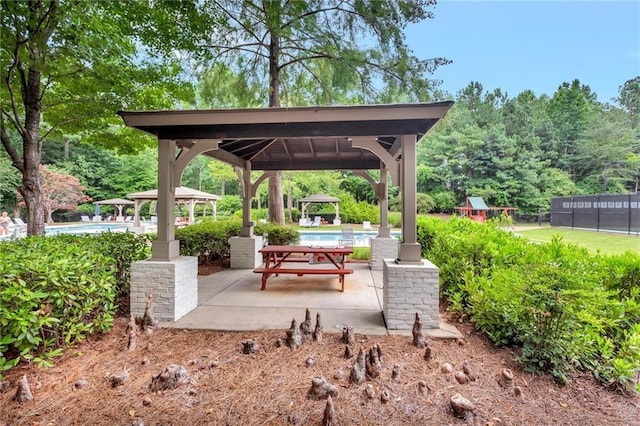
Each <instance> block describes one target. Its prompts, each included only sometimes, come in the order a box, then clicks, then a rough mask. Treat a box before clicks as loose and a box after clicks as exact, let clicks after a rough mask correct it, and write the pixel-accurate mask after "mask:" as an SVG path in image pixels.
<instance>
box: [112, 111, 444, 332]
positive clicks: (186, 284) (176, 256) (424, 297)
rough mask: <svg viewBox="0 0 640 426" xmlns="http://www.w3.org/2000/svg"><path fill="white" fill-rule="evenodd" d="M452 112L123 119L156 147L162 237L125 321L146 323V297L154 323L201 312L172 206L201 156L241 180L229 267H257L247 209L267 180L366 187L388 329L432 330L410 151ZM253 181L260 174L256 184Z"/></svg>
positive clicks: (427, 265)
mask: <svg viewBox="0 0 640 426" xmlns="http://www.w3.org/2000/svg"><path fill="white" fill-rule="evenodd" d="M452 105H453V102H450V101H447V102H436V103H423V104H393V105H359V106H320V107H318V106H317V107H282V108H254V109H229V110H195V111H187V110H178V111H121V112H119V115H120V116H121V117H122V118H123V120H124V122H125V123H126V124H127V125H128V126H130V127H134V128H136V129H139V130H142V131H144V132H147V133H149V134H151V135H154V136H155V137H157V139H158V237H157V240H155V241H153V243H152V257H151V259H149V260H147V261H141V262H135V263H134V264H132V265H131V314H132V315H142V314H143V312H144V308H145V302H146V298H147V294H148V293H152V294H153V295H154V296H155V297H154V301H155V306H156V308H157V310H156V317H158V318H159V319H162V320H167V321H176V320H178V319H179V318H181V317H182V316H184V315H185V314H187V313H188V312H190V311H191V310H193V309H195V308H196V307H197V305H198V279H197V259H196V258H195V257H189V256H180V241H177V240H176V239H175V226H174V210H173V205H174V203H175V200H176V188H177V187H179V186H180V184H181V181H182V175H183V173H184V171H185V168H186V167H187V165H188V164H189V163H190V162H191V161H192V160H193V159H194V158H195V157H196V156H198V155H206V156H209V157H212V158H215V159H218V160H220V161H223V162H226V163H228V164H230V165H232V166H233V167H234V168H235V169H236V173H237V174H238V175H239V176H240V177H241V183H242V191H243V196H242V201H243V208H242V228H241V231H240V236H238V237H233V238H231V239H230V241H229V243H230V246H231V267H232V268H244V269H253V268H255V267H257V266H259V265H260V264H261V263H262V255H261V253H260V252H259V250H260V249H261V248H262V246H263V238H262V236H257V235H254V232H253V229H254V223H253V222H252V221H251V200H252V198H253V197H254V196H255V193H256V190H257V188H258V186H259V185H260V184H261V183H262V182H263V181H264V180H265V179H267V178H270V177H271V176H274V175H275V174H276V173H277V172H278V171H286V170H299V171H311V170H351V171H352V172H353V173H354V174H355V175H357V176H360V177H362V178H363V179H365V180H366V181H367V182H369V183H370V184H371V186H372V187H373V188H374V191H375V194H376V197H377V199H378V206H379V208H380V227H379V228H378V235H377V236H376V238H372V239H371V263H370V266H371V268H372V269H382V270H383V286H384V288H383V310H384V317H385V320H386V323H387V327H388V328H389V329H403V330H410V329H411V327H412V324H413V320H414V318H415V314H416V313H419V314H420V317H421V318H422V322H423V325H424V327H426V328H437V327H438V325H439V312H438V310H439V271H438V268H437V267H436V266H435V265H433V264H432V263H431V262H429V261H428V260H426V259H422V247H421V246H420V243H419V242H418V240H417V228H416V192H417V183H416V146H417V144H418V142H419V141H420V140H421V139H422V138H423V137H424V136H425V135H426V134H427V132H429V130H430V129H432V128H433V126H435V125H436V123H438V121H440V119H442V118H443V117H444V116H445V114H446V113H447V111H448V110H449V108H451V106H452ZM370 170H377V171H379V174H377V175H372V174H370V173H369V171H370ZM254 173H261V174H260V175H258V176H257V177H256V178H253V179H252V174H254ZM254 177H255V175H254ZM388 180H390V181H391V182H392V183H393V185H398V186H400V191H401V198H402V242H401V243H398V240H397V239H396V238H393V237H391V228H390V226H389V220H388V182H387V181H388ZM256 291H259V289H258V288H256Z"/></svg>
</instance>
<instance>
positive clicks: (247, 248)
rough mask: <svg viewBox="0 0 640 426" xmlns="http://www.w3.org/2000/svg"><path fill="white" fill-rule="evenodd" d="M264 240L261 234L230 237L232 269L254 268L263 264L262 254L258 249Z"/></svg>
mask: <svg viewBox="0 0 640 426" xmlns="http://www.w3.org/2000/svg"><path fill="white" fill-rule="evenodd" d="M263 241H264V239H263V238H262V237H261V236H254V237H231V238H229V246H230V247H231V252H230V256H231V259H230V261H231V262H230V263H231V264H230V267H231V269H253V268H257V267H258V266H260V265H262V254H261V253H259V252H258V250H260V249H261V248H262V246H263Z"/></svg>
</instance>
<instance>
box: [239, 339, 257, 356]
mask: <svg viewBox="0 0 640 426" xmlns="http://www.w3.org/2000/svg"><path fill="white" fill-rule="evenodd" d="M258 349H260V345H258V342H256V341H255V340H245V341H244V342H242V353H243V354H255V353H256V352H258Z"/></svg>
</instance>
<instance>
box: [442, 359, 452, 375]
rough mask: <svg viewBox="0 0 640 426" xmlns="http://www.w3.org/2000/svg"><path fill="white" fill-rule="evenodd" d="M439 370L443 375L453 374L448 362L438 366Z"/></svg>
mask: <svg viewBox="0 0 640 426" xmlns="http://www.w3.org/2000/svg"><path fill="white" fill-rule="evenodd" d="M440 370H441V371H442V372H443V373H453V365H451V363H449V362H445V363H444V364H442V365H441V366H440Z"/></svg>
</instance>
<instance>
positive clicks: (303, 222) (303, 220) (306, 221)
mask: <svg viewBox="0 0 640 426" xmlns="http://www.w3.org/2000/svg"><path fill="white" fill-rule="evenodd" d="M298 226H304V227H305V228H307V227H309V226H311V221H310V220H309V218H308V217H301V218H300V220H298Z"/></svg>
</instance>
